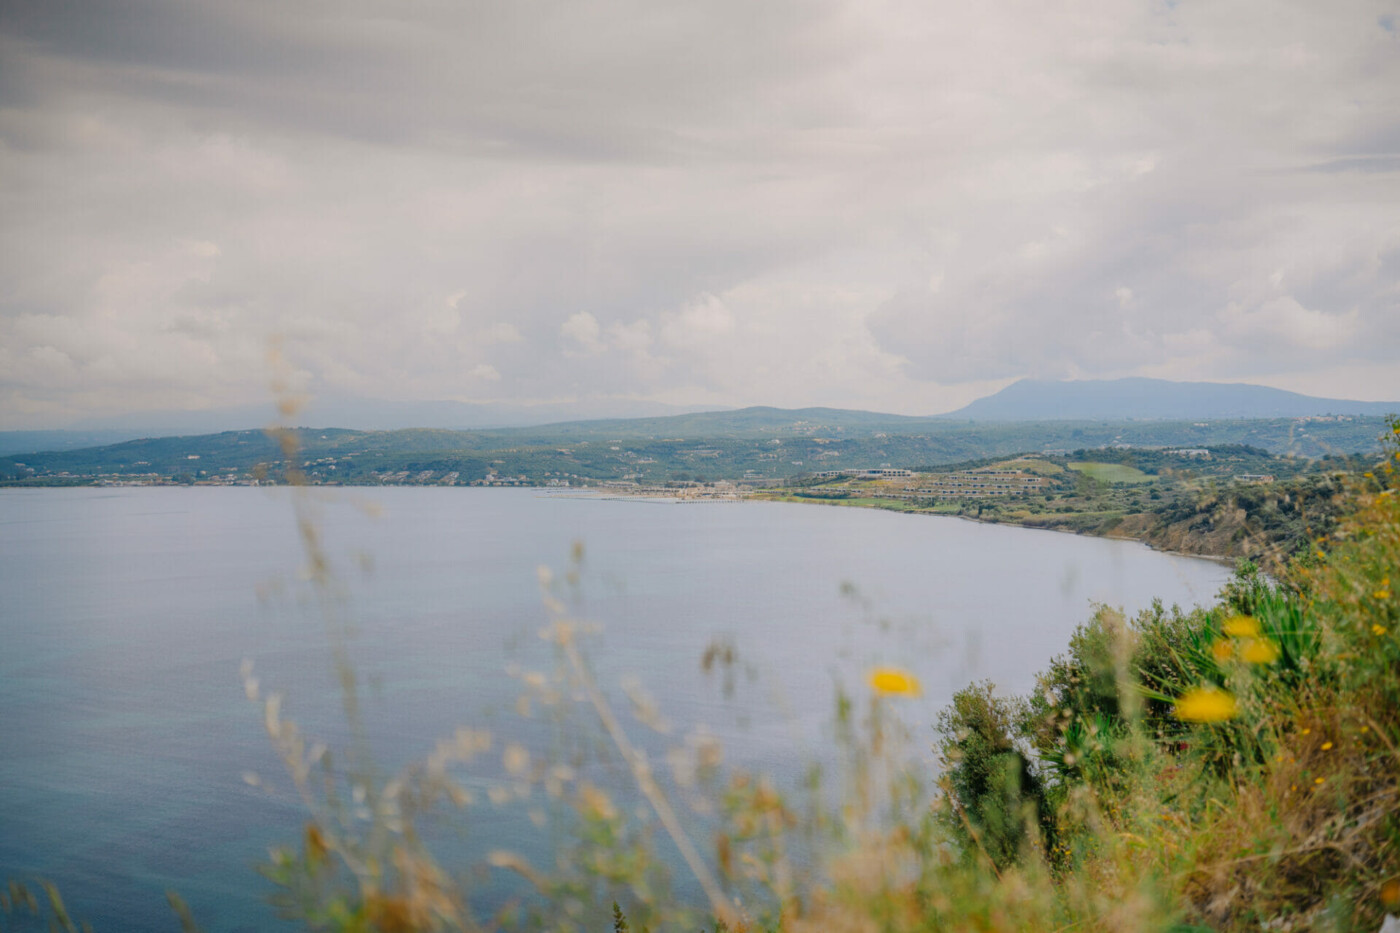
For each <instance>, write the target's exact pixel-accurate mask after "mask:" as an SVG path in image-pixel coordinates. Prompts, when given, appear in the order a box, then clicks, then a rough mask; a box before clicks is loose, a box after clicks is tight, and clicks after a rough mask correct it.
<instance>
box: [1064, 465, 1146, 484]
mask: <svg viewBox="0 0 1400 933" xmlns="http://www.w3.org/2000/svg"><path fill="white" fill-rule="evenodd" d="M1068 466H1069V468H1070V469H1071V470H1075V471H1077V472H1079V473H1084V474H1086V475H1087V476H1089V477H1090V478H1091V479H1096V480H1099V481H1101V482H1104V483H1152V482H1156V478H1155V477H1153V476H1149V475H1148V474H1146V473H1144V472H1142V471H1141V470H1139V469H1138V468H1137V467H1130V466H1128V465H1126V464H1122V463H1095V462H1093V461H1092V460H1077V461H1074V462H1072V463H1070V464H1068Z"/></svg>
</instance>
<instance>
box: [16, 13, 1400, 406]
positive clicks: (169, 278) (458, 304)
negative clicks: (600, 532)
mask: <svg viewBox="0 0 1400 933" xmlns="http://www.w3.org/2000/svg"><path fill="white" fill-rule="evenodd" d="M272 346H280V347H281V348H282V353H283V354H284V356H285V358H286V359H287V360H290V361H291V365H292V366H293V373H294V375H293V380H294V382H295V384H296V385H297V386H298V387H300V388H302V389H304V390H305V391H308V392H311V393H316V394H319V395H322V396H325V397H334V396H346V397H360V398H375V399H390V400H427V399H433V400H459V401H472V402H488V401H511V402H516V403H530V404H535V403H545V402H550V403H560V402H563V403H576V404H577V405H578V406H579V407H580V410H581V411H590V410H594V409H598V408H599V407H600V406H601V407H603V408H606V407H607V406H608V405H610V404H616V403H617V402H619V401H620V400H645V401H649V402H662V403H668V404H676V405H687V406H715V407H719V406H743V405H752V404H766V405H778V406H783V407H799V406H806V405H829V406H836V407H844V408H865V409H872V410H879V411H888V412H898V413H905V414H932V413H936V412H941V411H946V410H949V409H952V408H956V407H958V406H960V405H962V404H965V403H966V402H968V401H971V400H972V399H974V398H976V397H978V396H981V395H985V394H988V393H990V392H992V391H995V390H996V389H998V388H1000V387H1002V386H1004V385H1006V384H1008V383H1010V382H1011V381H1014V380H1015V379H1018V378H1024V377H1034V378H1075V379H1084V378H1113V377H1119V376H1129V375H1133V376H1154V377H1161V378H1169V379H1181V380H1198V379H1200V380H1213V381H1224V382H1253V383H1259V384H1265V385H1272V386H1277V387H1279V388H1285V389H1292V390H1295V391H1302V392H1306V393H1309V394H1314V395H1324V396H1328V397H1340V398H1354V399H1365V400H1385V401H1389V400H1397V399H1400V362H1397V361H1400V2H1395V0H1392V2H1368V0H1329V2H1326V3H1321V2H1316V0H1303V2H1290V0H1267V2H1265V0H1238V2H1233V0H1232V2H1221V0H1209V2H1195V0H1180V2H1174V3H1171V2H1167V3H1159V2H1127V0H1082V2H1080V0H1048V2H1047V0H1026V2H1020V0H1012V2H1007V0H988V2H984V3H966V2H958V3H951V2H934V0H909V2H904V0H852V2H835V0H830V2H829V0H804V2H792V0H765V2H754V0H707V2H692V3H684V4H681V3H674V2H670V0H599V2H592V0H587V2H581V0H511V2H505V3H480V2H471V0H469V2H451V0H383V2H374V0H334V2H332V0H239V2H236V3H231V2H228V0H45V2H42V3H40V2H34V0H0V429H14V428H38V427H45V428H52V427H63V426H64V425H67V424H71V423H74V422H76V421H79V420H81V419H92V418H101V417H107V416H116V415H121V414H127V413H131V412H140V411H148V410H164V409H205V408H217V407H219V406H231V405H244V404H252V403H258V402H260V401H262V400H267V399H268V398H270V391H271V389H270V386H271V384H272V382H273V380H274V375H273V371H272V368H271V367H270V364H269V355H270V353H269V348H270V347H272Z"/></svg>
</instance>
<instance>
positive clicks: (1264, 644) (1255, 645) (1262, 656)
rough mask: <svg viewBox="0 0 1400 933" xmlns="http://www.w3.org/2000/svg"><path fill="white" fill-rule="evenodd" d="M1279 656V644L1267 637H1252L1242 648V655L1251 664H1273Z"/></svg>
mask: <svg viewBox="0 0 1400 933" xmlns="http://www.w3.org/2000/svg"><path fill="white" fill-rule="evenodd" d="M1278 656H1279V650H1278V645H1276V644H1274V643H1273V642H1271V641H1269V639H1267V638H1251V639H1249V640H1248V641H1246V642H1245V643H1244V647H1242V648H1241V649H1240V657H1242V658H1244V659H1245V660H1246V661H1248V662H1249V663H1250V664H1273V663H1274V662H1275V661H1277V660H1278Z"/></svg>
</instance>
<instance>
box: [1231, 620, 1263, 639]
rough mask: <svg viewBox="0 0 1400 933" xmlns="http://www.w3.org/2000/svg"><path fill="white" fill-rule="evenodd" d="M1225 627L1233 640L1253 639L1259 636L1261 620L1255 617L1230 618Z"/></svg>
mask: <svg viewBox="0 0 1400 933" xmlns="http://www.w3.org/2000/svg"><path fill="white" fill-rule="evenodd" d="M1224 627H1225V634H1226V635H1229V636H1230V637H1232V638H1253V637H1254V636H1256V635H1258V634H1259V620H1258V619H1256V618H1254V617H1253V616H1239V615H1236V616H1230V618H1228V619H1226V620H1225V626H1224Z"/></svg>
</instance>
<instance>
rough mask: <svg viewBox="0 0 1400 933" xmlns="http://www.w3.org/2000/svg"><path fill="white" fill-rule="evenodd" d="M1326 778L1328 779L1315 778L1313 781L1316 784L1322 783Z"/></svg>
mask: <svg viewBox="0 0 1400 933" xmlns="http://www.w3.org/2000/svg"><path fill="white" fill-rule="evenodd" d="M1325 780H1327V779H1326V778H1313V783H1314V784H1321V783H1322V782H1323V781H1325Z"/></svg>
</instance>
